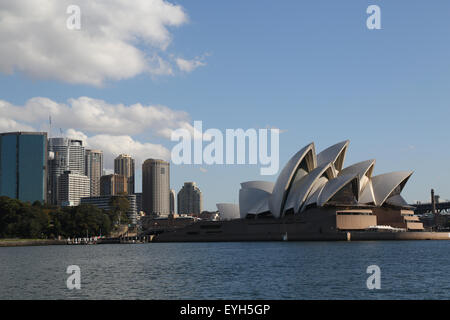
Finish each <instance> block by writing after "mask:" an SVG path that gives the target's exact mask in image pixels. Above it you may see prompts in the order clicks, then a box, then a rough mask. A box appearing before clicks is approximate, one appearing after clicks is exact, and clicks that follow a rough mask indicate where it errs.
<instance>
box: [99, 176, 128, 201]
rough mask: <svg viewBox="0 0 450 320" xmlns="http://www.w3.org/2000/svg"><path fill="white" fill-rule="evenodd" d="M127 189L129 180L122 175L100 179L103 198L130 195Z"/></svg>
mask: <svg viewBox="0 0 450 320" xmlns="http://www.w3.org/2000/svg"><path fill="white" fill-rule="evenodd" d="M127 187H128V184H127V178H125V177H124V176H123V175H121V174H110V175H107V176H102V177H101V178H100V194H101V195H102V196H116V195H120V194H128V192H127Z"/></svg>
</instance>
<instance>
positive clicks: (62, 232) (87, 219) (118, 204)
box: [0, 196, 129, 239]
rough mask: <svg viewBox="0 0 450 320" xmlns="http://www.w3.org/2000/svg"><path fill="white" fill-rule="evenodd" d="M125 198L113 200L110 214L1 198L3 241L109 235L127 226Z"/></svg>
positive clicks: (0, 235)
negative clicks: (8, 239)
mask: <svg viewBox="0 0 450 320" xmlns="http://www.w3.org/2000/svg"><path fill="white" fill-rule="evenodd" d="M128 205H129V204H128V200H127V199H126V197H120V196H119V197H113V198H112V200H111V210H109V211H105V210H102V209H99V208H98V207H96V206H92V205H86V204H81V205H79V206H76V207H58V206H50V205H47V204H42V203H41V202H39V201H36V202H35V203H33V204H30V203H29V202H22V201H19V200H17V199H11V198H8V197H5V196H2V197H0V238H29V239H54V238H57V237H58V236H61V237H63V238H68V237H71V238H73V237H84V236H86V234H89V235H90V236H94V235H100V234H101V235H109V233H110V232H111V231H113V230H114V228H115V227H117V225H118V224H119V223H121V224H126V223H128V218H127V215H126V211H127V210H128Z"/></svg>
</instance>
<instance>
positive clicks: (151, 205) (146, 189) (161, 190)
mask: <svg viewBox="0 0 450 320" xmlns="http://www.w3.org/2000/svg"><path fill="white" fill-rule="evenodd" d="M169 193H170V164H169V162H167V161H164V160H155V159H147V160H145V162H144V163H143V164H142V206H143V210H144V212H145V214H147V215H157V216H168V215H169V214H170V196H169Z"/></svg>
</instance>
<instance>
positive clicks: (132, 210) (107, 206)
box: [81, 194, 138, 225]
mask: <svg viewBox="0 0 450 320" xmlns="http://www.w3.org/2000/svg"><path fill="white" fill-rule="evenodd" d="M123 196H124V197H126V198H127V200H128V203H129V208H128V211H127V217H128V219H129V220H130V224H132V225H136V223H137V213H138V211H137V206H136V195H134V194H131V195H123ZM114 197H120V196H115V195H104V196H98V197H86V198H82V199H81V204H90V205H93V206H96V207H98V208H99V209H103V210H105V211H110V210H111V209H112V206H111V203H112V200H113V198H114Z"/></svg>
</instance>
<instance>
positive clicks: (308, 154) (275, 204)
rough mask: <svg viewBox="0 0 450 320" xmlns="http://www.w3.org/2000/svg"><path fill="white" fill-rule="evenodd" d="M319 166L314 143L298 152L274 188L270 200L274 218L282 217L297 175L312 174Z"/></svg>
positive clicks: (282, 172)
mask: <svg viewBox="0 0 450 320" xmlns="http://www.w3.org/2000/svg"><path fill="white" fill-rule="evenodd" d="M316 166H317V160H316V152H315V147H314V143H311V144H309V145H307V146H306V147H304V148H303V149H301V150H300V151H299V152H297V153H296V154H295V155H294V156H293V157H292V158H291V159H290V160H289V162H288V163H287V164H286V166H285V167H284V168H283V170H282V171H281V173H280V175H279V176H278V179H277V181H276V183H275V186H274V188H273V192H272V196H271V197H270V200H269V207H270V211H271V212H272V215H273V216H274V217H277V218H278V217H280V216H281V213H282V211H283V207H284V203H285V201H286V199H287V195H288V193H289V189H290V187H291V185H292V182H293V181H294V180H297V178H296V175H297V174H298V173H299V172H302V171H301V170H303V171H304V172H302V173H301V175H305V174H306V173H309V172H311V171H312V170H313V169H314V168H315V167H316Z"/></svg>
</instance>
